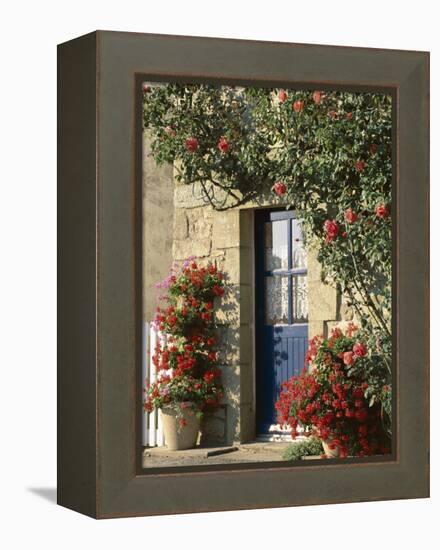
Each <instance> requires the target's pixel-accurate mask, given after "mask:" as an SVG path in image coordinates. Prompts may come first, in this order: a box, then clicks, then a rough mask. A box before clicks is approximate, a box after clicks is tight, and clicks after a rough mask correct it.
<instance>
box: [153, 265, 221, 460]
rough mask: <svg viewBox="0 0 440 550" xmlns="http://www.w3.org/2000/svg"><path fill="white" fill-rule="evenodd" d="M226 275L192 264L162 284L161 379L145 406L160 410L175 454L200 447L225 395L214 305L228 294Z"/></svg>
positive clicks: (158, 354) (156, 356)
mask: <svg viewBox="0 0 440 550" xmlns="http://www.w3.org/2000/svg"><path fill="white" fill-rule="evenodd" d="M224 281H225V274H224V273H223V272H222V271H220V270H219V269H218V268H217V266H216V265H215V264H213V263H208V264H207V265H206V266H201V265H198V264H197V262H195V261H194V260H191V259H190V260H187V261H186V262H185V263H184V264H183V266H182V267H181V268H178V269H176V270H174V271H173V272H172V273H171V274H170V275H169V277H167V279H166V280H165V281H164V282H162V283H160V285H159V286H160V288H162V289H165V293H164V295H162V296H161V298H160V299H161V301H162V303H163V305H162V306H161V307H158V308H157V312H156V317H155V325H156V328H157V330H159V331H160V332H161V333H162V334H163V335H164V338H162V339H160V340H158V343H157V345H156V349H155V353H154V356H153V362H154V365H155V368H156V371H157V379H156V381H155V382H154V383H153V384H151V385H149V384H147V385H146V388H145V399H144V408H145V410H147V411H152V410H153V409H154V408H156V409H160V410H161V414H162V420H163V427H164V435H165V443H166V445H167V447H168V449H170V450H177V449H188V448H191V447H194V446H195V445H196V441H197V435H198V432H199V429H200V420H201V418H202V416H203V414H204V413H205V412H206V411H208V410H212V409H215V408H216V407H217V406H218V405H219V402H220V400H221V399H222V397H223V388H222V385H221V382H220V378H221V371H220V368H219V366H218V353H217V348H216V344H217V338H216V325H215V320H214V301H215V300H216V299H217V300H218V299H220V298H221V296H223V294H224V285H225V283H224Z"/></svg>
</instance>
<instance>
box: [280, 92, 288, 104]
mask: <svg viewBox="0 0 440 550" xmlns="http://www.w3.org/2000/svg"><path fill="white" fill-rule="evenodd" d="M278 99H279V100H280V102H281V103H284V102H285V101H286V99H287V92H286V90H283V89H281V90H279V92H278Z"/></svg>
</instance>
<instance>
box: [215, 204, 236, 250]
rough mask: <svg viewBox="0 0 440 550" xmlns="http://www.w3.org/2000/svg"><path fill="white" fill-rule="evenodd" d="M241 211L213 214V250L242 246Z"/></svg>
mask: <svg viewBox="0 0 440 550" xmlns="http://www.w3.org/2000/svg"><path fill="white" fill-rule="evenodd" d="M239 215H240V211H239V210H238V209H236V210H226V211H225V212H214V213H213V231H212V246H213V248H231V247H238V246H240V218H239Z"/></svg>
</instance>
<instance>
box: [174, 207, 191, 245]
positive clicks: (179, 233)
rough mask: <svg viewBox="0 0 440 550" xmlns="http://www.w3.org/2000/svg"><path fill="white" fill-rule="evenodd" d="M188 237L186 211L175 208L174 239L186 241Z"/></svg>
mask: <svg viewBox="0 0 440 550" xmlns="http://www.w3.org/2000/svg"><path fill="white" fill-rule="evenodd" d="M187 237H188V217H187V215H186V210H185V209H183V208H176V209H175V211H174V239H179V240H181V239H186V238H187Z"/></svg>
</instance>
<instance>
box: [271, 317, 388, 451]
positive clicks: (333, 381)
mask: <svg viewBox="0 0 440 550" xmlns="http://www.w3.org/2000/svg"><path fill="white" fill-rule="evenodd" d="M376 361H377V352H376V351H375V350H372V349H370V348H369V347H368V345H367V344H366V342H365V341H364V340H363V337H362V334H361V333H360V332H359V330H358V328H357V327H356V326H354V325H350V326H349V327H348V328H347V330H346V332H345V333H344V332H342V331H341V330H340V329H334V330H333V331H332V334H331V336H330V338H328V339H326V338H323V337H322V336H318V337H315V338H313V339H312V340H310V345H309V348H308V351H307V355H306V365H305V367H304V369H303V371H302V372H301V374H300V375H299V376H294V377H292V378H291V379H290V380H289V381H288V382H286V383H284V384H283V387H282V391H281V393H280V397H279V400H278V401H277V403H276V408H277V410H278V420H279V422H280V423H281V424H287V425H289V426H290V428H291V430H292V437H293V438H294V439H295V438H296V437H297V435H299V434H300V433H301V434H302V435H308V436H310V435H313V436H317V437H319V438H320V439H322V440H324V441H326V442H327V443H328V444H329V447H330V449H338V451H339V457H340V458H345V457H347V456H368V455H376V454H388V453H389V452H390V439H389V436H388V434H387V432H386V430H385V429H384V427H383V422H382V418H381V416H382V408H381V406H380V403H381V402H382V401H384V400H385V399H386V397H385V394H388V393H389V391H390V388H389V387H388V385H387V384H386V380H387V373H386V372H382V373H381V372H380V368H378V367H377V365H375V362H376ZM379 365H381V363H380V361H379Z"/></svg>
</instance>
